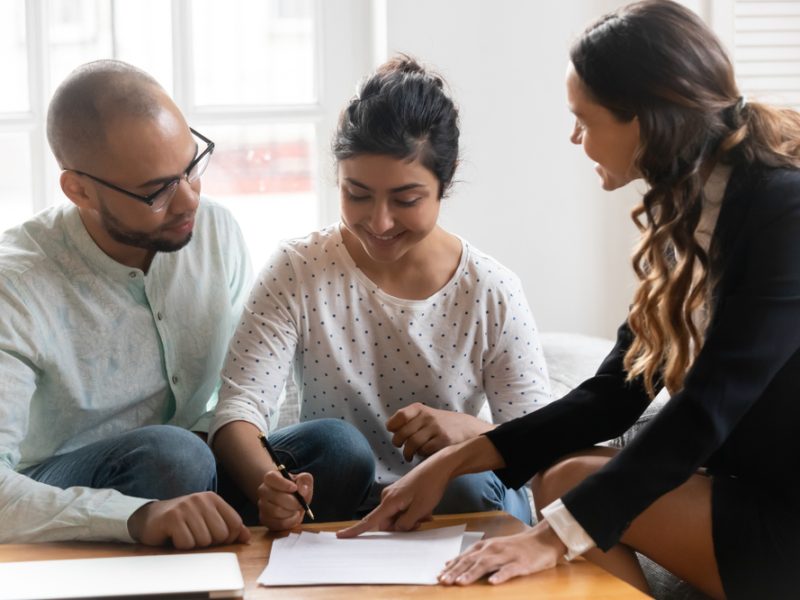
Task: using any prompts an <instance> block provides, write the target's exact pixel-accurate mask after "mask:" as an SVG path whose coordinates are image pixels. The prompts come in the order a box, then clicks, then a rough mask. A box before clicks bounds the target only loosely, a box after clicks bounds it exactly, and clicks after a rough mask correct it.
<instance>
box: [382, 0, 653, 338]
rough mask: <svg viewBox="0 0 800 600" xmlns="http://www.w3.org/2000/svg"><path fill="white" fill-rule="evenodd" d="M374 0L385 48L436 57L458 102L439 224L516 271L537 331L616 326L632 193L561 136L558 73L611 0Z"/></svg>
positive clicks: (565, 118) (567, 119)
mask: <svg viewBox="0 0 800 600" xmlns="http://www.w3.org/2000/svg"><path fill="white" fill-rule="evenodd" d="M381 4H382V3H380V2H379V3H378V8H377V10H375V11H374V15H375V16H376V17H377V18H376V21H378V25H379V26H380V25H381V24H383V25H385V31H382V32H381V31H379V32H378V35H377V37H376V40H377V41H378V45H379V46H383V48H381V49H382V50H386V51H387V52H389V53H391V52H395V51H402V52H406V53H409V54H412V55H414V56H416V57H417V58H419V59H421V60H423V61H425V62H427V63H429V64H431V65H433V66H435V67H436V68H437V69H438V70H439V71H440V72H441V73H442V74H443V75H444V76H445V78H446V79H447V80H448V81H449V83H450V86H451V88H452V92H453V95H454V97H455V99H456V101H457V102H458V104H459V105H460V107H461V119H462V151H463V162H462V165H461V167H460V169H459V171H458V173H457V175H456V178H457V179H458V180H460V183H458V184H457V185H456V187H455V188H454V190H453V192H452V194H451V195H450V198H447V199H445V201H444V202H445V207H444V217H443V218H444V224H445V226H446V227H447V228H448V229H449V230H451V231H453V232H456V233H458V234H460V235H462V236H463V237H465V238H467V239H468V240H470V241H471V242H472V243H473V244H474V245H475V246H477V247H478V248H480V249H481V250H483V251H485V252H487V253H489V254H491V255H493V256H494V257H496V258H497V259H498V260H500V261H501V262H503V263H504V264H506V265H507V266H509V267H510V268H511V269H513V270H514V271H515V272H516V273H517V274H518V275H519V276H520V277H521V278H522V279H523V281H524V283H525V289H526V291H527V294H528V299H529V301H530V303H531V306H532V308H533V310H534V315H535V317H536V320H537V321H538V324H539V328H540V329H541V330H543V331H574V332H581V333H588V334H594V335H605V336H612V335H613V333H614V330H615V329H616V326H617V325H618V324H619V323H620V322H621V321H622V319H623V318H624V317H625V314H626V310H627V306H628V303H629V301H630V297H631V294H632V291H633V275H632V271H631V267H630V260H629V255H630V249H631V247H632V244H633V242H634V240H635V238H636V231H635V228H634V226H633V224H632V222H631V221H630V218H629V216H628V215H629V213H630V209H631V208H632V207H633V205H634V204H635V202H636V199H637V198H638V194H637V193H636V190H635V189H633V187H634V186H628V188H626V189H624V190H621V191H617V192H614V193H607V192H604V191H603V190H602V189H600V187H599V184H598V181H597V177H596V175H595V173H594V170H593V166H592V164H591V162H590V161H589V160H588V159H587V158H586V157H585V156H584V155H583V152H582V151H581V149H580V148H578V147H576V146H573V145H572V144H570V143H569V140H568V136H569V133H570V131H571V127H572V119H571V116H570V114H569V111H568V110H567V108H566V100H565V92H564V73H565V70H566V65H567V53H568V48H569V44H570V41H571V40H572V39H573V38H574V37H575V36H576V35H577V34H579V33H580V32H581V31H582V30H583V28H584V27H585V26H586V25H587V24H588V23H589V22H591V21H592V20H594V19H595V18H596V17H599V16H600V15H602V14H604V13H605V12H607V11H609V10H612V9H613V8H615V7H616V6H618V5H619V4H621V3H620V2H615V1H612V0H605V1H588V0H569V1H565V2H546V3H545V2H527V1H522V0H493V1H491V2H489V1H488V0H458V1H453V0H402V1H401V0H388V2H386V4H385V5H383V6H381ZM635 185H636V184H635Z"/></svg>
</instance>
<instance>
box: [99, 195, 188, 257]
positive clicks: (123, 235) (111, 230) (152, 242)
mask: <svg viewBox="0 0 800 600" xmlns="http://www.w3.org/2000/svg"><path fill="white" fill-rule="evenodd" d="M100 221H101V223H102V225H103V228H104V229H105V230H106V232H107V233H108V235H110V236H111V238H112V239H113V240H114V241H117V242H119V243H121V244H125V245H126V246H133V247H135V248H142V249H144V250H150V251H153V252H175V251H177V250H180V249H181V248H183V247H184V246H185V245H186V244H188V243H189V242H190V241H191V239H192V232H191V231H190V232H189V233H188V234H186V237H185V238H183V239H182V240H178V241H177V242H172V241H169V240H165V239H163V238H159V237H158V230H156V232H155V233H141V232H138V231H132V230H130V229H128V228H126V227H125V226H124V225H123V224H122V222H121V221H120V220H119V219H117V218H116V217H115V216H114V215H112V214H111V213H110V212H109V210H108V208H106V206H105V204H103V203H102V202H101V203H100Z"/></svg>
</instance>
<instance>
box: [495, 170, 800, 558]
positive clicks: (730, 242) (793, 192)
mask: <svg viewBox="0 0 800 600" xmlns="http://www.w3.org/2000/svg"><path fill="white" fill-rule="evenodd" d="M710 259H711V269H712V273H714V274H716V275H717V277H718V279H717V281H718V283H717V285H716V287H715V292H714V296H713V301H712V304H713V313H712V320H711V323H710V324H709V328H708V331H707V333H706V341H705V344H704V346H703V348H702V350H701V352H700V354H699V355H698V357H697V359H696V361H695V363H694V365H693V366H692V368H691V370H690V371H689V373H688V374H687V377H686V380H685V384H684V388H683V390H681V391H680V392H679V393H677V394H675V395H674V396H673V397H672V398H671V399H670V400H669V402H668V403H667V404H666V405H665V406H664V408H663V409H662V410H661V411H660V412H659V413H658V414H657V416H656V417H655V418H654V419H653V420H652V421H651V422H650V423H649V424H648V425H647V426H646V427H645V428H644V429H643V430H642V431H641V432H640V433H639V435H637V436H636V437H635V438H634V440H633V441H632V442H631V443H630V444H629V445H628V446H627V447H626V448H624V449H623V450H622V451H621V452H620V453H619V454H618V455H617V456H616V457H615V458H613V459H612V460H611V461H610V462H609V463H608V464H607V465H606V466H605V467H604V468H603V469H602V470H600V471H599V472H598V473H596V474H594V475H592V476H591V477H589V478H588V479H586V480H585V481H584V482H582V483H581V484H579V485H578V486H576V487H575V488H574V489H572V490H571V491H569V492H568V493H567V494H566V495H564V496H563V498H562V500H563V502H564V504H565V505H566V507H567V508H568V509H569V511H570V513H572V515H573V516H574V517H575V518H576V519H577V521H578V522H579V523H580V524H581V525H582V526H583V528H584V529H585V530H586V532H587V533H588V534H589V535H590V536H591V537H592V539H593V540H594V541H595V543H596V544H597V545H598V546H599V547H600V548H601V549H603V550H607V549H608V548H610V547H612V546H613V545H615V544H616V543H617V542H618V541H619V538H620V537H621V536H622V533H623V532H624V531H625V529H626V528H627V527H628V525H629V524H630V522H631V521H632V520H633V519H634V518H635V517H636V516H637V515H638V514H640V513H641V512H642V511H643V510H645V509H646V508H647V507H648V506H649V505H650V504H651V503H652V502H653V501H655V500H656V499H657V498H659V497H660V496H662V495H663V494H665V493H666V492H669V491H670V490H672V489H674V488H676V487H677V486H679V485H680V484H682V483H683V482H684V481H686V480H687V479H688V478H689V477H690V476H691V475H692V474H693V473H694V472H695V471H696V469H697V468H698V467H701V466H706V467H707V468H708V470H709V472H710V473H711V474H713V475H719V476H734V477H736V478H738V479H739V481H741V482H744V483H752V485H754V486H760V488H762V489H763V488H766V489H767V490H768V491H769V493H773V494H775V495H776V496H780V495H783V496H785V497H786V500H787V505H788V506H792V507H797V508H796V509H793V510H798V511H800V478H798V473H800V426H799V425H800V171H795V170H788V169H783V170H769V169H756V168H750V169H749V170H746V169H744V168H738V169H735V170H734V171H733V173H732V174H731V179H730V180H729V182H728V186H727V189H726V191H725V196H724V198H723V204H722V207H721V209H720V214H719V218H718V221H717V226H716V228H715V231H714V235H713V238H712V243H711V251H710ZM631 340H632V333H631V331H630V330H629V329H628V327H627V325H623V326H622V327H620V329H619V332H618V337H617V343H616V345H615V346H614V349H613V350H612V351H611V353H610V354H609V355H608V356H607V357H606V359H605V360H604V362H603V363H602V365H601V366H600V368H599V370H598V371H597V374H596V375H595V376H594V377H592V378H591V379H589V380H587V381H586V382H584V383H583V384H581V385H580V386H579V387H577V388H576V389H574V390H573V391H572V392H570V393H569V394H567V395H566V396H564V397H563V398H562V399H560V400H558V401H556V402H553V403H551V404H549V405H547V406H545V407H544V408H542V409H540V410H538V411H536V412H534V413H532V414H530V415H526V416H525V417H522V418H519V419H516V420H514V421H510V422H508V423H505V424H503V425H500V426H499V427H498V428H497V429H495V430H494V431H492V432H489V433H487V434H486V435H487V437H488V438H489V439H490V440H491V441H492V443H493V444H494V445H495V446H496V447H497V449H498V451H499V452H500V454H501V455H502V456H503V458H504V459H505V462H506V465H507V468H505V469H503V470H500V471H498V472H497V474H498V475H499V476H500V478H501V479H502V480H503V482H504V483H506V484H507V485H509V486H511V487H519V486H520V485H522V484H523V483H524V482H525V481H527V480H528V479H529V478H530V477H531V476H533V475H534V474H535V473H537V472H538V471H540V470H542V469H543V468H545V467H547V466H549V465H550V464H552V463H553V462H555V461H556V460H557V459H558V458H560V457H562V456H563V455H564V454H567V453H569V452H573V451H575V450H579V449H582V448H587V447H589V446H592V445H594V444H596V443H598V442H601V441H604V440H607V439H611V438H613V437H616V436H618V435H620V434H621V433H623V432H624V431H625V430H627V429H628V428H629V427H630V426H631V425H632V424H633V423H634V422H635V421H636V419H637V417H638V416H639V415H640V414H641V413H642V412H643V411H644V409H645V408H646V407H647V405H648V403H649V399H648V397H647V394H646V393H645V390H644V387H643V385H642V383H641V379H639V380H635V381H633V382H630V383H626V381H625V370H624V367H623V357H624V355H625V352H626V350H627V348H628V347H629V345H630V343H631Z"/></svg>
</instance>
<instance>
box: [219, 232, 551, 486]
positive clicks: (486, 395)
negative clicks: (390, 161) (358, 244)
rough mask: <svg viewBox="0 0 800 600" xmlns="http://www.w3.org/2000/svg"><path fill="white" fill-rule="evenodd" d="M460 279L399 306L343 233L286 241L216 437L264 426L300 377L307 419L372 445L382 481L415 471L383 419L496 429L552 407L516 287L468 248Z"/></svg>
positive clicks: (243, 335)
mask: <svg viewBox="0 0 800 600" xmlns="http://www.w3.org/2000/svg"><path fill="white" fill-rule="evenodd" d="M462 244H463V252H462V257H461V261H460V264H459V267H458V269H457V271H456V273H455V275H454V276H453V278H452V279H451V280H450V281H449V282H448V283H447V284H446V285H445V286H444V288H442V289H441V290H439V291H438V292H437V293H436V294H434V295H433V296H431V297H430V298H427V299H425V300H405V299H400V298H395V297H393V296H390V295H388V294H386V293H385V292H383V291H382V290H381V289H379V288H378V287H377V286H376V285H375V284H374V283H373V282H372V281H371V280H369V279H368V278H367V277H366V276H365V275H364V274H363V273H362V272H361V271H360V270H359V269H358V268H357V267H356V266H355V264H354V263H353V261H352V258H351V257H350V255H349V254H348V252H347V250H346V249H345V247H344V245H343V244H342V239H341V234H340V231H339V228H338V226H331V227H328V228H326V229H324V230H322V231H319V232H316V233H313V234H311V235H310V236H308V237H305V238H301V239H295V240H290V241H287V242H284V243H283V244H282V246H281V247H280V248H279V249H278V250H277V251H276V253H275V254H274V255H273V256H272V258H271V259H270V260H269V261H268V263H267V264H266V265H265V266H264V268H263V269H262V271H261V273H260V275H259V278H258V281H257V282H256V284H255V286H254V288H253V292H252V294H251V297H250V299H249V301H248V304H247V307H246V310H245V312H244V315H243V317H242V320H241V322H240V324H239V327H238V330H237V332H236V334H235V336H234V338H233V340H232V342H231V348H230V351H229V355H228V359H227V362H226V365H225V368H224V370H223V383H222V389H221V391H220V404H219V407H218V409H217V416H216V418H215V421H214V423H213V425H212V431H214V430H216V429H218V428H219V427H221V426H222V425H224V424H225V423H228V422H230V421H233V420H246V421H250V422H252V423H253V424H254V425H256V426H257V427H260V428H262V429H267V428H268V427H267V423H268V422H275V421H276V413H277V410H278V408H279V407H278V405H277V403H278V398H279V396H280V392H281V390H282V389H283V386H284V383H285V381H286V378H287V377H288V376H289V375H291V374H293V375H294V378H295V382H296V385H297V388H298V390H299V394H300V420H301V421H304V420H309V419H318V418H326V417H328V418H339V419H344V420H347V421H349V422H351V423H352V424H353V425H355V426H356V427H357V428H358V429H359V430H360V431H361V432H362V433H363V434H364V435H365V437H366V438H367V440H369V442H370V444H371V445H372V447H373V449H374V451H375V454H376V457H377V459H378V461H377V462H378V467H377V478H378V480H379V481H382V482H386V481H393V480H395V479H397V478H398V477H399V476H401V475H403V474H404V473H406V472H408V471H409V470H410V468H411V467H412V466H413V464H414V462H416V461H414V462H412V463H407V462H406V461H405V460H404V459H403V456H402V453H401V452H400V450H399V449H397V448H395V447H394V446H392V444H391V435H390V434H389V432H388V431H387V430H386V427H385V422H386V420H387V419H388V418H389V417H390V416H391V415H392V414H394V413H395V412H396V411H397V410H399V409H401V408H403V407H405V406H408V405H409V404H411V403H413V402H422V403H424V404H426V405H428V406H431V407H434V408H438V409H446V410H453V411H458V412H464V413H467V414H470V415H478V413H479V412H480V411H481V409H482V407H483V406H484V404H486V403H487V402H488V407H489V410H490V413H491V418H492V420H493V421H494V422H503V421H507V420H509V419H512V418H515V417H518V416H521V415H524V414H527V413H529V412H531V411H533V410H536V409H538V408H541V407H542V406H544V405H545V404H547V403H548V402H549V401H550V391H549V383H548V379H547V371H546V368H545V363H544V358H543V355H542V349H541V346H540V344H539V341H538V334H537V329H536V326H535V323H534V320H533V317H532V315H531V312H530V309H529V308H528V303H527V300H526V298H525V295H524V293H523V291H522V286H521V284H520V281H519V279H518V278H517V277H516V275H514V274H513V273H512V272H510V271H509V270H508V269H506V268H505V267H503V266H502V265H500V264H499V263H498V262H497V261H495V260H494V259H492V258H491V257H489V256H487V255H485V254H483V253H481V252H480V251H478V250H476V249H475V248H472V247H471V246H470V245H469V244H468V243H467V242H465V241H463V240H462Z"/></svg>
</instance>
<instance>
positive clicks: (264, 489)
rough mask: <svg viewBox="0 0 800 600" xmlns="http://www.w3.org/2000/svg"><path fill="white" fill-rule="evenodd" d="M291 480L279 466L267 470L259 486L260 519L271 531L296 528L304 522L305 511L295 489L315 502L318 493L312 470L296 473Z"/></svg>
mask: <svg viewBox="0 0 800 600" xmlns="http://www.w3.org/2000/svg"><path fill="white" fill-rule="evenodd" d="M292 477H293V478H294V481H289V480H287V479H286V478H285V477H283V475H281V472H280V471H278V470H277V469H273V470H272V471H269V472H267V473H266V474H265V475H264V480H263V481H262V482H261V484H260V485H259V486H258V520H259V521H260V522H261V524H262V525H265V526H266V527H267V528H268V529H269V530H270V531H285V530H287V529H293V528H294V527H297V526H298V525H300V523H302V522H303V516H304V515H305V511H304V510H303V507H302V506H300V503H299V502H298V501H297V498H295V497H294V492H295V491H299V492H300V495H301V496H302V497H303V499H304V500H305V501H306V503H308V504H311V497H312V496H313V495H314V476H313V475H311V473H299V474H297V475H292Z"/></svg>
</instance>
